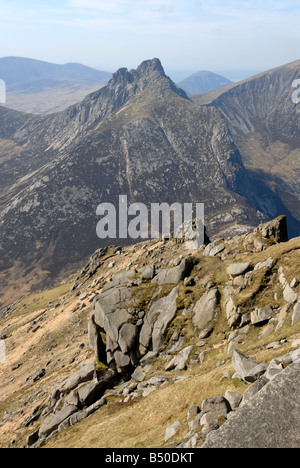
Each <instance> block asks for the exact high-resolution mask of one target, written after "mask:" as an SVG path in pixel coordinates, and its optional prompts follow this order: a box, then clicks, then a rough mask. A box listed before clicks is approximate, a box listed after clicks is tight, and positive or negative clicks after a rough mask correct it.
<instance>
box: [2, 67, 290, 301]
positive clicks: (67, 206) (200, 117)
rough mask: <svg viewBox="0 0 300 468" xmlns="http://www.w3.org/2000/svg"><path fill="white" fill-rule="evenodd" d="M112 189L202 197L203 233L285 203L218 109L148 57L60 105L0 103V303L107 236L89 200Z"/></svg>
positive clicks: (279, 209) (65, 269)
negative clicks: (43, 112)
mask: <svg viewBox="0 0 300 468" xmlns="http://www.w3.org/2000/svg"><path fill="white" fill-rule="evenodd" d="M120 195H126V196H127V197H128V203H129V204H131V203H134V202H139V203H145V204H146V205H147V206H149V205H150V204H151V203H163V202H165V203H169V204H172V203H174V202H176V203H181V204H184V203H191V202H193V203H204V204H205V214H206V225H207V231H208V235H209V237H213V236H219V237H220V236H221V237H226V238H229V237H232V236H233V235H235V234H238V233H240V234H241V233H245V232H247V231H249V230H251V229H254V227H255V226H257V225H258V224H259V223H261V222H264V221H267V220H270V219H272V218H274V217H276V216H278V215H280V214H285V213H286V210H285V207H283V206H282V203H281V200H280V198H279V197H278V194H277V193H275V192H274V191H272V189H271V188H270V187H269V186H268V184H266V183H265V181H264V180H261V179H258V178H256V177H254V175H253V174H252V173H251V174H250V172H249V171H248V170H247V169H246V167H245V165H244V163H243V161H242V157H241V154H240V152H239V150H238V148H237V146H236V144H235V143H234V141H233V137H232V134H231V132H230V128H229V124H228V122H226V120H225V118H224V115H223V111H222V110H221V109H218V108H217V106H209V107H202V106H199V105H197V104H196V103H194V102H192V101H191V100H190V99H189V98H188V97H187V95H186V93H185V92H184V91H182V90H181V89H180V88H178V87H176V85H175V84H174V83H173V82H172V81H171V80H170V78H168V77H167V76H166V74H165V72H164V69H163V67H162V64H161V63H160V61H159V60H158V59H153V60H147V61H145V62H143V63H142V64H141V65H140V66H139V67H138V68H137V69H136V70H127V69H126V68H122V69H120V70H118V71H117V72H116V73H115V74H114V75H113V77H112V79H111V80H110V81H109V83H108V84H107V86H105V87H103V88H101V89H100V90H99V91H96V92H94V93H92V94H90V95H88V96H87V97H86V98H85V99H84V100H83V101H82V102H81V103H79V104H76V105H73V106H71V107H69V108H68V109H66V110H65V111H63V112H59V113H55V114H50V115H47V116H40V115H29V114H23V113H21V112H16V111H13V110H10V109H7V108H5V107H0V239H1V241H0V275H1V283H2V286H3V287H2V288H1V291H0V303H1V304H2V305H8V304H9V303H10V302H11V297H16V298H20V297H21V296H22V295H24V294H27V293H29V292H32V291H37V290H40V289H42V288H45V287H46V286H49V285H50V284H52V285H53V284H55V282H56V281H58V280H62V279H63V278H64V277H65V276H66V275H67V274H68V273H70V274H71V273H74V271H76V270H77V269H78V268H81V267H82V266H83V265H84V264H85V263H86V262H87V260H88V258H89V257H90V256H91V255H92V253H93V252H94V251H95V250H97V249H98V248H101V247H105V246H106V245H107V241H101V240H100V239H99V238H98V237H97V235H96V226H97V222H98V220H99V218H98V217H97V215H96V209H97V206H98V205H99V204H100V203H104V202H108V203H113V204H114V205H115V206H117V202H118V197H119V196H120ZM124 242H125V244H126V243H127V244H128V240H126V241H124ZM112 243H116V241H114V242H112ZM117 243H118V244H119V242H117Z"/></svg>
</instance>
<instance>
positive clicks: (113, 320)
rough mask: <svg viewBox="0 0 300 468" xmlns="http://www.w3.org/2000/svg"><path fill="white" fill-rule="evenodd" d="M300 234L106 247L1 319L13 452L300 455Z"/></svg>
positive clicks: (270, 227) (7, 430)
mask: <svg viewBox="0 0 300 468" xmlns="http://www.w3.org/2000/svg"><path fill="white" fill-rule="evenodd" d="M299 252H300V238H299V237H298V238H294V239H291V240H288V238H287V226H286V218H285V217H284V216H282V217H280V218H277V219H274V220H273V221H270V222H267V223H263V224H260V225H259V226H258V227H257V228H256V229H254V230H252V231H250V232H248V233H247V234H244V235H240V236H235V237H233V238H232V239H230V240H228V239H225V238H217V239H215V240H214V241H213V242H211V243H209V244H208V245H204V246H203V247H201V248H200V249H197V250H188V244H185V243H179V242H178V240H177V241H176V240H173V239H168V240H167V239H164V240H152V241H148V242H145V243H141V244H137V245H135V246H132V247H106V248H101V249H98V250H97V251H96V252H95V253H94V254H93V255H92V257H91V258H90V260H89V262H88V263H87V264H86V266H85V267H84V268H83V269H82V270H81V271H79V272H78V273H77V274H76V275H73V276H71V277H69V278H67V279H65V280H64V281H63V282H62V283H60V284H57V285H56V286H55V287H54V288H53V289H50V290H44V291H42V292H40V293H38V294H34V295H32V296H28V297H26V298H23V299H22V300H20V301H18V302H16V303H14V304H11V305H10V306H8V307H7V308H6V309H5V310H4V311H3V316H2V318H1V322H0V327H1V340H2V342H4V343H5V347H6V360H5V364H3V365H1V374H2V377H1V384H0V399H1V404H0V425H1V432H2V437H1V445H2V446H12V447H21V446H27V447H33V448H38V447H47V448H61V447H81V448H84V447H86V448H87V447H103V448H117V447H119V448H126V447H127V448H141V447H148V448H150V447H169V448H175V447H176V448H186V449H191V448H198V447H199V448H200V447H202V448H213V447H223V448H225V447H235V448H246V447H247V448H248V447H267V448H271V447H276V448H279V447H297V448H299V446H300V439H299V433H300V431H299V429H300V420H299V411H298V408H299V404H300V401H299V375H300V374H299V365H300V364H299V363H300V282H299V279H300V278H299Z"/></svg>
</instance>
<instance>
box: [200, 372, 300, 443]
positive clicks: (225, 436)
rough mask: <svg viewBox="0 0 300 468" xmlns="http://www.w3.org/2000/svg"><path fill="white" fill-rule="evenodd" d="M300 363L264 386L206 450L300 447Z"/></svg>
mask: <svg viewBox="0 0 300 468" xmlns="http://www.w3.org/2000/svg"><path fill="white" fill-rule="evenodd" d="M299 388H300V364H293V365H290V366H289V367H288V368H287V369H285V370H283V371H282V372H281V373H279V374H278V375H277V376H276V377H275V378H274V379H273V380H272V381H271V382H269V383H268V384H267V385H265V386H264V387H263V389H262V390H261V391H259V392H258V393H257V394H256V395H255V396H254V397H253V398H251V400H249V401H248V402H247V403H246V404H245V405H244V406H243V407H242V408H241V409H239V410H237V411H236V412H235V413H234V414H233V416H232V417H231V418H230V419H229V420H228V421H227V423H226V424H224V425H223V426H222V427H221V428H220V429H219V430H217V431H215V432H212V433H211V434H210V435H209V436H208V438H207V440H206V442H205V444H204V446H203V448H299V446H300V433H299V428H300V412H299V406H300V393H299Z"/></svg>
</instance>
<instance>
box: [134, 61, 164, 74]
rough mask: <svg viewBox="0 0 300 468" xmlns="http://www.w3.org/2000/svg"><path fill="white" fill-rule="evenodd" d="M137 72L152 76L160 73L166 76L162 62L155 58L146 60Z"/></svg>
mask: <svg viewBox="0 0 300 468" xmlns="http://www.w3.org/2000/svg"><path fill="white" fill-rule="evenodd" d="M137 72H138V73H140V74H143V75H144V74H145V75H146V74H150V73H153V72H158V73H160V74H161V75H162V76H164V77H165V76H166V74H165V70H164V68H163V66H162V64H161V61H160V60H159V59H158V58H154V59H152V60H145V61H144V62H142V63H141V65H140V66H139V67H138V68H137Z"/></svg>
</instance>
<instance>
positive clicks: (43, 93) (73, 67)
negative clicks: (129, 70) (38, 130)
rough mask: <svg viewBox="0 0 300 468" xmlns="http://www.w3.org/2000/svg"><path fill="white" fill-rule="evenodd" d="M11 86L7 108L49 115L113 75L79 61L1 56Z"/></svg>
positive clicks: (0, 65)
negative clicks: (61, 63)
mask: <svg viewBox="0 0 300 468" xmlns="http://www.w3.org/2000/svg"><path fill="white" fill-rule="evenodd" d="M0 78H1V79H2V80H4V81H5V83H6V86H7V107H9V108H11V109H15V110H20V111H23V112H30V113H37V114H48V113H51V112H58V111H61V110H64V109H66V108H67V107H69V106H70V105H72V104H76V103H77V102H80V101H81V100H82V99H84V98H85V96H87V95H88V94H90V93H91V92H94V91H97V90H98V89H100V88H102V87H103V86H105V85H106V84H107V83H108V81H109V79H110V78H111V74H110V73H108V72H103V71H99V70H95V69H93V68H90V67H87V66H85V65H81V64H79V63H67V64H65V65H57V64H54V63H48V62H43V61H41V60H33V59H29V58H21V57H4V58H0Z"/></svg>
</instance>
